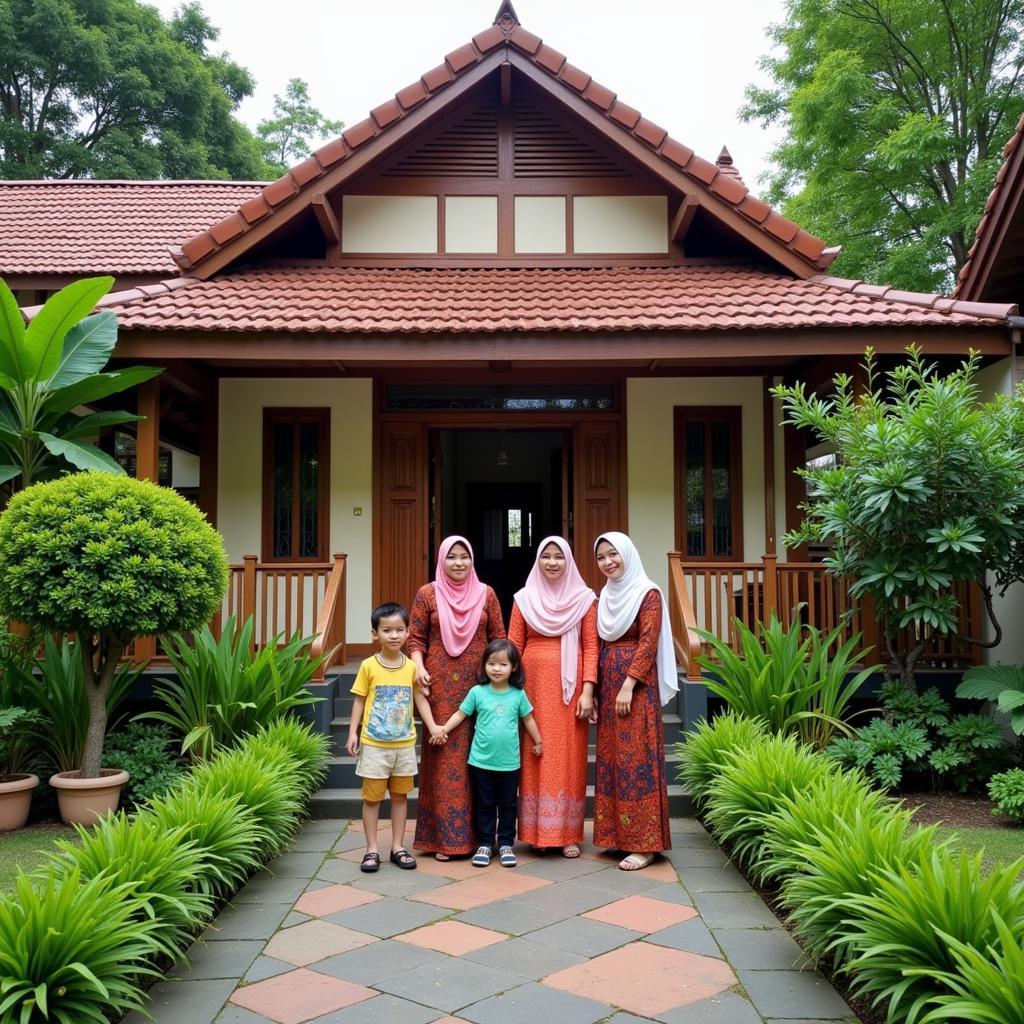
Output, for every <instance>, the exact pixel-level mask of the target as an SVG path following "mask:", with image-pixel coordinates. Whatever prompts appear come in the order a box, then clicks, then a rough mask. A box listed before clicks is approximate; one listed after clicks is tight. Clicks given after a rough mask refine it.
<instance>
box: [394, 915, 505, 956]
mask: <svg viewBox="0 0 1024 1024" xmlns="http://www.w3.org/2000/svg"><path fill="white" fill-rule="evenodd" d="M506 938H507V936H505V935H503V934H502V933H501V932H493V931H491V930H490V929H489V928H478V927H477V926H476V925H473V924H463V923H462V922H461V921H438V922H437V923H436V924H428V925H427V926H426V927H425V928H417V929H416V930H415V931H411V932H406V933H405V934H404V935H396V936H395V939H396V940H397V941H398V942H408V943H409V944H410V945H413V946H421V947H422V948H423V949H434V950H437V952H439V953H447V954H448V955H449V956H462V955H464V954H465V953H472V952H473V950H475V949H483V948H484V946H493V945H494V944H495V943H496V942H504V941H505V939H506Z"/></svg>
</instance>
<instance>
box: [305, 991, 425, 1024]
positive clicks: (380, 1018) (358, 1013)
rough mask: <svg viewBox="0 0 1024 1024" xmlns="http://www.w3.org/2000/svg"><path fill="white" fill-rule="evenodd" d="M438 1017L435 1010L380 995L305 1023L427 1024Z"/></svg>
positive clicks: (394, 997) (395, 997)
mask: <svg viewBox="0 0 1024 1024" xmlns="http://www.w3.org/2000/svg"><path fill="white" fill-rule="evenodd" d="M439 1016H440V1015H439V1014H438V1012H437V1010H434V1009H431V1008H430V1007H429V1006H420V1005H419V1004H418V1003H411V1002H409V1000H408V999H399V998H398V997H397V996H389V995H380V996H375V997H374V998H373V999H366V1000H364V1001H363V1002H361V1003H355V1004H354V1005H352V1006H346V1007H345V1009H344V1010H335V1011H334V1012H333V1013H325V1014H324V1015H323V1016H322V1017H315V1018H314V1019H313V1020H311V1021H307V1024H367V1021H373V1022H374V1024H427V1022H428V1021H432V1020H437V1019H438V1017H439Z"/></svg>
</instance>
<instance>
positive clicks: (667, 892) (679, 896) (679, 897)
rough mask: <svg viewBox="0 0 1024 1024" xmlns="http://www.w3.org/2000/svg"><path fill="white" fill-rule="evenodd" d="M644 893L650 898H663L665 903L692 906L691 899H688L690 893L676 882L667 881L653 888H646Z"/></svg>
mask: <svg viewBox="0 0 1024 1024" xmlns="http://www.w3.org/2000/svg"><path fill="white" fill-rule="evenodd" d="M644 895H645V896H649V897H650V898H651V899H652V900H664V901H665V902H666V903H678V904H680V905H681V906H684V907H692V906H693V900H692V899H690V894H689V893H688V892H687V891H686V890H685V889H684V888H683V887H682V886H681V885H680V884H679V883H678V882H669V883H667V884H665V885H659V886H658V887H657V888H655V889H648V890H647V892H645V893H644Z"/></svg>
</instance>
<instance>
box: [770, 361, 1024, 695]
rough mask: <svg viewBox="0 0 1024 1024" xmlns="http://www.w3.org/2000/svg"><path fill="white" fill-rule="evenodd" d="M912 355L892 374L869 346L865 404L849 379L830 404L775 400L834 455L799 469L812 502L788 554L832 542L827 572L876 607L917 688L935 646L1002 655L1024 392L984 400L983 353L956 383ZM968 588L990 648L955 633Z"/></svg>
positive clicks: (1022, 486)
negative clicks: (988, 629)
mask: <svg viewBox="0 0 1024 1024" xmlns="http://www.w3.org/2000/svg"><path fill="white" fill-rule="evenodd" d="M908 353H909V358H908V360H907V361H906V363H905V364H902V365H899V366H897V367H895V368H894V369H892V370H890V371H888V372H887V373H885V374H884V375H883V374H880V373H879V371H878V370H877V368H876V365H875V360H874V355H873V353H872V351H871V350H870V349H869V350H868V352H867V356H866V364H865V368H866V370H867V379H868V390H867V393H866V394H863V395H858V394H855V392H854V386H853V380H852V378H851V377H850V376H848V375H846V374H839V375H837V376H836V378H835V380H834V391H833V394H832V396H831V397H828V398H820V397H816V396H815V395H812V394H808V393H807V391H806V389H805V387H804V385H803V384H799V383H798V384H796V385H794V386H791V387H790V386H779V387H776V388H775V389H774V394H775V395H776V396H777V397H778V398H780V399H781V400H782V403H783V406H784V409H785V413H786V422H788V423H791V424H793V425H795V426H797V427H801V428H806V429H809V430H811V431H813V432H814V434H815V435H817V437H818V438H819V439H821V440H822V441H825V442H827V443H828V444H829V445H830V446H831V447H832V450H833V451H834V452H835V454H836V457H837V459H836V462H837V464H836V465H834V466H825V467H817V468H809V469H806V470H802V471H800V472H801V475H802V476H803V477H804V479H805V480H806V481H807V494H808V501H807V502H806V504H804V505H803V506H802V509H803V512H804V521H803V523H802V525H801V526H800V528H799V529H798V530H795V531H793V532H791V533H789V534H788V535H787V536H786V538H785V542H786V545H787V546H788V547H795V546H797V545H799V544H805V543H807V542H809V541H815V542H819V543H823V544H827V545H829V547H830V553H829V555H828V557H827V558H826V564H827V566H828V568H829V570H830V571H831V572H832V573H834V574H835V575H837V576H845V577H848V578H849V580H850V584H851V587H850V589H851V593H852V595H853V596H854V597H861V596H870V597H871V598H873V599H874V602H875V605H876V608H877V614H878V619H879V623H880V625H881V630H882V634H883V636H884V639H885V643H886V647H887V650H888V653H889V656H890V657H891V659H892V664H893V667H894V669H895V670H896V671H897V672H898V674H899V676H900V678H901V680H902V681H903V684H904V685H905V686H906V687H907V688H908V689H914V667H915V665H916V663H917V661H918V659H919V658H920V656H921V653H922V652H923V650H924V648H925V646H926V644H927V643H928V641H929V640H930V639H931V638H932V637H934V636H936V635H957V636H960V638H961V639H962V640H965V641H967V642H969V643H972V644H983V645H984V646H988V647H994V646H996V645H997V644H998V643H999V641H1000V639H1001V638H1002V628H1001V627H1000V625H999V622H998V621H997V619H996V615H995V611H994V609H993V603H992V598H993V592H994V591H997V592H999V593H1004V592H1005V591H1006V589H1007V587H1008V586H1009V585H1010V584H1011V583H1013V582H1015V581H1017V580H1021V579H1024V526H1022V525H1021V514H1020V513H1021V510H1022V509H1024V391H1022V390H1020V389H1018V391H1017V393H1016V394H1015V395H1012V396H1010V395H999V396H997V397H996V399H995V400H994V401H992V402H989V403H982V402H980V401H979V388H978V384H977V372H978V367H979V357H978V355H977V354H976V353H972V354H971V355H970V357H969V358H968V359H967V360H965V361H964V362H963V363H962V364H961V365H960V367H959V368H958V369H956V370H954V371H952V372H951V373H948V374H946V375H941V374H939V373H938V372H937V370H936V367H935V365H933V364H928V363H926V362H925V360H924V358H923V356H922V354H921V352H920V351H919V350H918V349H917V348H915V347H913V346H912V347H911V348H909V349H908ZM968 583H975V584H977V585H978V586H979V587H980V588H981V592H982V594H983V596H984V606H985V610H986V614H987V616H988V618H989V621H990V622H991V625H992V638H991V639H990V640H988V641H982V640H981V638H980V637H965V636H961V635H960V634H959V633H958V628H959V627H958V623H959V611H960V608H959V602H958V599H957V596H956V587H957V585H958V584H968ZM904 631H909V635H910V636H911V638H912V639H911V641H910V642H909V643H908V642H902V643H901V640H900V637H901V634H902V635H904V636H905V635H906V634H905V633H904Z"/></svg>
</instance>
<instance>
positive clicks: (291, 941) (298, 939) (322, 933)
mask: <svg viewBox="0 0 1024 1024" xmlns="http://www.w3.org/2000/svg"><path fill="white" fill-rule="evenodd" d="M377 941H378V939H377V938H376V937H375V936H373V935H366V934H364V933H363V932H357V931H353V930H352V929H351V928H343V927H342V926H341V925H340V924H333V923H332V922H330V921H306V922H305V923H303V924H297V925H295V926H294V927H292V928H284V929H282V930H281V931H279V932H277V934H276V935H274V937H273V938H272V939H271V940H270V941H269V942H268V943H267V945H266V948H265V949H264V950H263V952H264V953H265V954H266V955H267V956H272V957H274V958H275V959H277V960H284V962H285V963H289V964H295V966H296V967H307V966H308V965H309V964H314V963H316V962H317V961H318V960H324V959H326V958H327V957H329V956H335V955H337V954H338V953H347V952H348V951H349V950H351V949H358V948H359V947H360V946H367V945H369V944H370V943H371V942H377Z"/></svg>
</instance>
